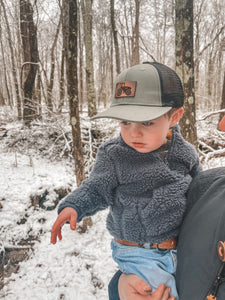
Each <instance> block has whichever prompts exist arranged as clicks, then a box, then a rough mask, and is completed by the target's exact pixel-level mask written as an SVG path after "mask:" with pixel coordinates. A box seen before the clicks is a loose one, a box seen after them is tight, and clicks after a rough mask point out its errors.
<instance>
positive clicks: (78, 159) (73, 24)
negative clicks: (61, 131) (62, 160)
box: [65, 0, 85, 186]
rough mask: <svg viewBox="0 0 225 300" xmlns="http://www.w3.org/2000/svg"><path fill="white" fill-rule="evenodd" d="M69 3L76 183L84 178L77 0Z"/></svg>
mask: <svg viewBox="0 0 225 300" xmlns="http://www.w3.org/2000/svg"><path fill="white" fill-rule="evenodd" d="M67 1H68V4H69V7H68V8H69V12H68V13H69V27H68V28H69V35H68V44H67V49H68V51H67V52H66V56H65V57H66V74H67V84H68V97H69V107H70V123H71V127H72V137H73V153H74V161H75V174H76V180H77V185H78V186H79V185H80V184H81V182H82V181H83V180H84V179H85V173H84V160H83V147H82V143H81V131H80V116H79V99H78V80H77V32H78V31H77V1H76V0H67Z"/></svg>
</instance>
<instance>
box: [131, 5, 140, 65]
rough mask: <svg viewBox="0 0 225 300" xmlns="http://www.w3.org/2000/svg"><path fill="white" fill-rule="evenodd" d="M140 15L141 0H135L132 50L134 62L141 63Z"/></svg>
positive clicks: (134, 63)
mask: <svg viewBox="0 0 225 300" xmlns="http://www.w3.org/2000/svg"><path fill="white" fill-rule="evenodd" d="M139 16H140V0H135V25H134V28H133V39H134V43H133V45H134V48H133V51H132V54H133V55H132V64H133V65H136V64H139V63H140V55H139Z"/></svg>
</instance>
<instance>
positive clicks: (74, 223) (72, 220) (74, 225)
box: [70, 215, 77, 230]
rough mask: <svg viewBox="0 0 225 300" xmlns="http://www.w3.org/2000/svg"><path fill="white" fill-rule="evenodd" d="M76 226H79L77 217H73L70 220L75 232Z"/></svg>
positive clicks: (71, 227)
mask: <svg viewBox="0 0 225 300" xmlns="http://www.w3.org/2000/svg"><path fill="white" fill-rule="evenodd" d="M76 225H77V218H76V215H71V218H70V229H71V230H75V229H76Z"/></svg>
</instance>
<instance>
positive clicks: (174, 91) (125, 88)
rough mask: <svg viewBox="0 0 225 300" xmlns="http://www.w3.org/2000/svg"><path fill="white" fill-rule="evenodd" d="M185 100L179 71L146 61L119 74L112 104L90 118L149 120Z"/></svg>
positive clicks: (179, 105)
mask: <svg viewBox="0 0 225 300" xmlns="http://www.w3.org/2000/svg"><path fill="white" fill-rule="evenodd" d="M183 104H184V93H183V88H182V84H181V80H180V78H179V76H178V75H177V73H176V72H175V71H174V70H172V69H171V68H169V67H167V66H165V65H163V64H161V63H158V62H144V63H143V64H139V65H135V66H133V67H131V68H128V69H126V70H124V71H123V72H122V73H121V74H120V75H118V77H117V78H116V80H115V82H114V84H113V95H112V103H111V105H110V107H109V108H108V109H107V110H105V111H103V112H100V113H98V114H97V115H95V116H93V117H92V118H91V119H92V120H94V119H98V118H111V119H118V120H124V121H129V122H147V121H151V120H154V119H157V118H159V117H160V116H162V115H164V114H166V113H167V112H168V111H169V110H170V109H171V108H173V107H181V106H183Z"/></svg>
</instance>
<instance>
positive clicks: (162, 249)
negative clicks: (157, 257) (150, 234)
mask: <svg viewBox="0 0 225 300" xmlns="http://www.w3.org/2000/svg"><path fill="white" fill-rule="evenodd" d="M154 244H155V245H156V247H152V246H153V245H154ZM150 248H151V249H157V250H158V251H162V252H163V251H165V250H166V249H164V248H159V243H150Z"/></svg>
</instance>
